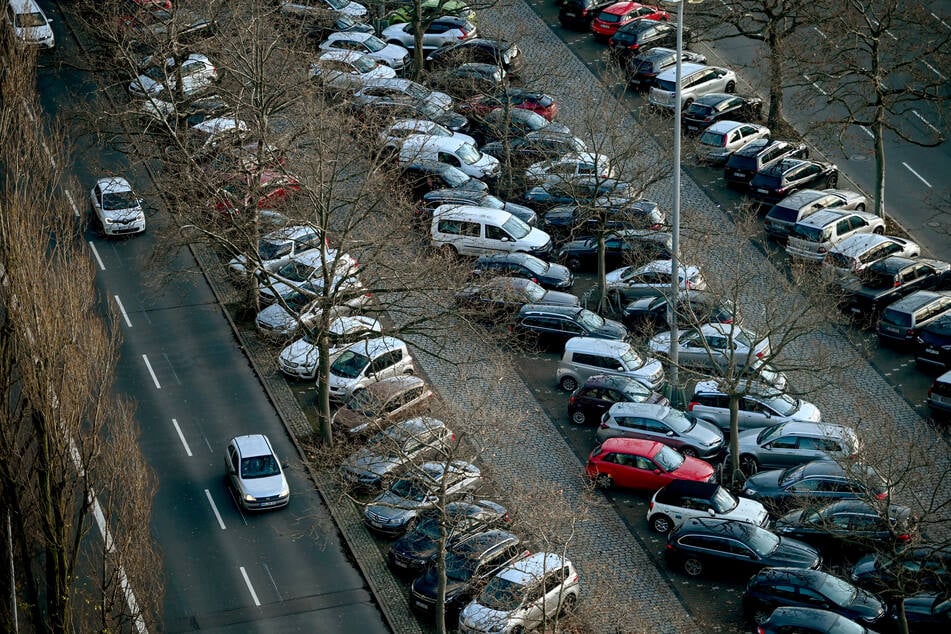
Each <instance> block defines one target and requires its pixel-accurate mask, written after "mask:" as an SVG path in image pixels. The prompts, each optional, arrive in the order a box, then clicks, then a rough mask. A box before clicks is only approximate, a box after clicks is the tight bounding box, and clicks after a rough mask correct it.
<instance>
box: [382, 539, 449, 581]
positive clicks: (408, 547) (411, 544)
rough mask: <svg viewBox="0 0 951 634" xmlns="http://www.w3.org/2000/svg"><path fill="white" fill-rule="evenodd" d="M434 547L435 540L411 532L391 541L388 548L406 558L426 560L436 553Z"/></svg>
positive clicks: (435, 545)
mask: <svg viewBox="0 0 951 634" xmlns="http://www.w3.org/2000/svg"><path fill="white" fill-rule="evenodd" d="M436 547H437V544H436V542H434V541H433V540H431V539H430V538H428V537H426V536H425V535H422V534H420V533H417V532H412V533H407V534H406V535H403V536H402V537H400V538H399V539H397V540H396V541H395V542H393V544H392V545H391V546H390V549H391V550H392V551H393V552H394V553H397V554H399V555H402V556H404V557H406V558H407V559H413V560H416V561H428V560H429V559H430V558H431V557H432V556H433V555H435V554H436ZM424 576H425V575H424ZM421 578H422V577H421ZM447 581H448V580H447ZM413 587H414V588H415V587H416V584H415V583H414V584H413Z"/></svg>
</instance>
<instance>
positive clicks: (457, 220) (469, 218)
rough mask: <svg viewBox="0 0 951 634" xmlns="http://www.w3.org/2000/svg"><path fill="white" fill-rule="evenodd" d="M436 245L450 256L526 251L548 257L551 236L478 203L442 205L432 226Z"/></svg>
mask: <svg viewBox="0 0 951 634" xmlns="http://www.w3.org/2000/svg"><path fill="white" fill-rule="evenodd" d="M430 236H431V238H432V246H433V247H434V248H436V249H439V250H441V251H443V252H444V253H448V254H450V255H453V256H455V255H472V256H478V255H491V254H493V253H511V252H516V251H518V252H523V253H531V254H532V255H537V256H539V257H542V258H544V257H545V256H547V255H548V254H549V253H551V248H552V247H551V238H550V237H549V236H548V234H547V233H545V232H544V231H542V230H540V229H535V228H534V227H530V226H528V225H527V224H525V222H524V221H522V220H519V219H518V218H517V217H515V216H513V215H512V214H510V213H509V212H507V211H504V210H502V209H493V208H491V207H476V206H474V205H440V206H439V207H436V210H435V211H434V212H433V221H432V225H431V227H430Z"/></svg>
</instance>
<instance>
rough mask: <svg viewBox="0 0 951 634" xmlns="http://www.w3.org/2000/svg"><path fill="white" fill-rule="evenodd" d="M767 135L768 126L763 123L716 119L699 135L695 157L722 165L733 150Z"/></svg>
mask: <svg viewBox="0 0 951 634" xmlns="http://www.w3.org/2000/svg"><path fill="white" fill-rule="evenodd" d="M768 137H769V128H767V127H766V126H764V125H756V124H755V123H741V122H739V121H717V122H716V123H714V124H713V125H712V126H710V127H709V128H707V129H706V130H704V131H703V134H701V135H700V139H699V141H698V147H697V157H698V158H699V159H700V160H701V161H706V162H707V163H712V164H714V165H722V164H724V163H726V161H727V159H728V158H730V155H731V154H733V153H734V152H736V151H738V150H742V149H743V148H745V147H746V146H747V145H749V144H750V143H752V142H753V141H755V140H757V139H765V138H768Z"/></svg>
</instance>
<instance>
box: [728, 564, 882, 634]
mask: <svg viewBox="0 0 951 634" xmlns="http://www.w3.org/2000/svg"><path fill="white" fill-rule="evenodd" d="M784 606H789V607H803V608H820V609H823V610H829V611H830V612H835V613H836V614H841V615H842V616H844V617H846V618H849V619H852V620H853V621H856V622H857V623H861V624H863V625H872V626H874V625H875V624H877V623H880V622H882V621H884V619H885V614H886V610H885V604H884V603H882V602H881V601H880V600H879V599H878V598H877V597H875V596H874V595H872V594H870V593H869V592H866V591H865V590H862V589H861V588H856V587H855V586H853V585H852V584H851V583H849V582H848V581H845V580H844V579H839V578H838V577H834V576H832V575H830V574H829V573H827V572H821V571H819V570H797V569H794V568H766V569H765V570H761V571H760V572H758V573H756V575H754V576H753V578H752V579H750V582H749V584H747V586H746V592H744V593H743V611H744V613H745V614H746V616H747V618H748V619H750V620H751V621H753V622H754V623H756V624H759V623H764V622H766V620H767V619H768V618H769V616H770V614H772V612H773V610H775V609H776V608H779V607H784Z"/></svg>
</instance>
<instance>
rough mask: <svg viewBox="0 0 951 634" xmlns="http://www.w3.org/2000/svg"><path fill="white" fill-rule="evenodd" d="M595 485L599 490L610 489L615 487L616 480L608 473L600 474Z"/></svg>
mask: <svg viewBox="0 0 951 634" xmlns="http://www.w3.org/2000/svg"><path fill="white" fill-rule="evenodd" d="M594 484H595V486H597V487H598V488H599V489H610V488H611V487H612V486H614V480H613V479H612V478H611V476H609V475H608V474H606V473H599V474H598V477H597V478H595V479H594Z"/></svg>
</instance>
